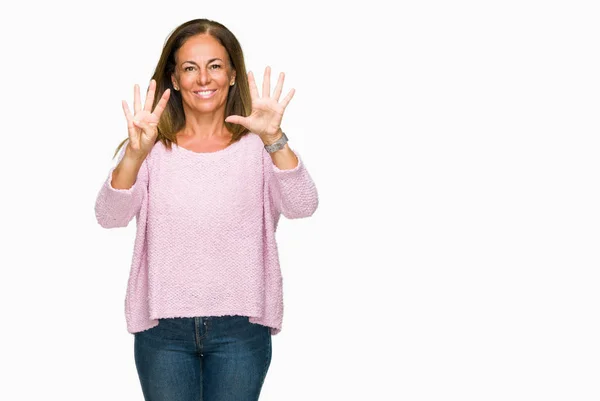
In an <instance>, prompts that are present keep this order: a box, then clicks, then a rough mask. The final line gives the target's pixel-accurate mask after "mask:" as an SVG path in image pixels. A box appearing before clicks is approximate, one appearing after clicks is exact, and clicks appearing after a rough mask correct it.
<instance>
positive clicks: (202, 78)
mask: <svg viewBox="0 0 600 401" xmlns="http://www.w3.org/2000/svg"><path fill="white" fill-rule="evenodd" d="M209 81H210V74H209V73H208V70H207V69H205V68H200V72H199V73H198V83H199V84H200V85H206V83H208V82H209Z"/></svg>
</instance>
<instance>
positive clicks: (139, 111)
mask: <svg viewBox="0 0 600 401" xmlns="http://www.w3.org/2000/svg"><path fill="white" fill-rule="evenodd" d="M155 90H156V81H155V80H154V79H153V80H151V81H150V87H149V88H148V92H147V94H146V101H145V103H144V106H143V108H142V104H141V101H140V88H139V86H138V85H135V90H134V95H133V96H134V98H133V109H134V113H135V115H132V114H131V112H130V111H129V106H128V105H127V102H125V101H123V112H124V113H125V118H126V119H127V129H128V131H129V146H130V147H131V149H132V150H133V151H135V152H139V153H141V154H145V153H148V152H149V151H150V150H151V149H152V147H153V146H154V143H155V142H156V137H157V135H158V128H157V127H158V122H159V121H160V116H161V115H162V113H163V111H164V110H165V107H166V105H167V102H168V100H169V96H170V93H171V92H170V90H169V89H167V90H165V92H164V93H163V95H162V97H161V98H160V100H159V101H158V103H157V104H156V107H155V108H154V111H152V104H153V103H154V93H155Z"/></svg>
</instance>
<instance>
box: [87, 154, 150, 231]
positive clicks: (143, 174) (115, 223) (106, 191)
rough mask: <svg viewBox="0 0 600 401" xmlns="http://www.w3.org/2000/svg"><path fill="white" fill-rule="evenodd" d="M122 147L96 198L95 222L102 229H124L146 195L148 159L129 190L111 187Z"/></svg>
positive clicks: (138, 209) (121, 155)
mask: <svg viewBox="0 0 600 401" xmlns="http://www.w3.org/2000/svg"><path fill="white" fill-rule="evenodd" d="M126 146H127V144H125V145H123V147H122V149H121V151H120V153H119V156H118V161H117V163H116V164H115V165H114V166H113V167H112V168H111V169H110V171H109V172H108V177H107V179H106V180H105V181H104V183H103V185H102V187H101V188H100V191H99V192H98V196H97V198H96V206H95V212H96V220H97V221H98V224H100V225H101V226H102V227H104V228H115V227H126V226H127V225H128V224H129V222H130V221H131V220H132V219H133V216H135V215H136V214H138V212H139V211H140V208H141V206H142V201H143V200H144V197H146V196H147V194H148V163H147V162H148V158H146V160H144V161H143V163H142V165H141V167H140V171H139V172H138V176H137V178H136V181H135V183H134V184H133V186H132V187H131V188H129V189H116V188H113V186H112V185H111V181H112V174H113V171H114V170H115V168H116V167H117V165H118V164H119V162H120V161H121V160H122V159H123V156H124V155H125V148H126Z"/></svg>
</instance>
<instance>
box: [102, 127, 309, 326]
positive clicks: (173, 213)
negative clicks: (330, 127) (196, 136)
mask: <svg viewBox="0 0 600 401" xmlns="http://www.w3.org/2000/svg"><path fill="white" fill-rule="evenodd" d="M125 148H126V145H124V146H123V148H122V150H121V151H120V153H119V156H118V161H120V160H121V159H122V158H123V156H124V154H125ZM292 151H293V152H294V154H295V155H296V156H297V157H298V165H297V166H296V167H295V168H293V169H289V170H280V169H279V168H278V167H277V166H276V165H275V164H274V163H273V160H272V159H271V156H270V155H269V154H268V153H267V151H266V150H265V149H264V144H263V142H262V140H261V139H260V137H259V136H258V135H256V134H254V133H252V132H250V133H247V134H246V135H244V136H243V137H242V138H241V139H240V140H239V141H237V142H235V143H233V144H231V145H229V146H228V147H226V148H224V149H222V150H219V151H216V152H210V153H198V152H194V151H191V150H188V149H186V148H183V147H180V146H177V145H176V144H173V145H172V148H171V150H169V149H167V148H166V147H165V146H164V144H163V143H162V142H160V141H159V142H157V143H156V144H155V145H154V147H153V148H152V150H151V152H150V153H149V154H148V156H147V157H146V159H145V160H144V162H143V164H142V166H141V168H140V171H139V173H138V176H137V179H136V182H135V183H134V184H133V186H132V187H131V188H129V189H115V188H113V187H112V185H111V181H112V173H113V170H114V169H115V168H116V165H117V164H118V162H117V163H116V164H115V165H114V166H113V167H112V168H110V170H109V174H108V177H107V179H106V180H105V181H104V183H103V185H102V187H101V189H100V191H99V193H98V196H97V199H96V204H95V214H96V219H97V221H98V223H99V224H100V225H101V226H102V227H104V228H115V227H126V226H127V225H128V224H129V222H130V221H131V220H132V219H133V217H134V216H135V217H136V235H135V241H134V249H133V257H132V262H131V269H130V274H129V279H128V283H127V291H126V295H125V318H126V322H127V330H128V331H129V332H130V333H132V334H133V333H136V332H140V331H143V330H147V329H150V328H152V327H155V326H156V325H158V324H159V321H158V319H159V318H170V317H194V316H225V315H240V316H248V317H249V321H250V322H252V323H257V324H261V325H265V326H268V327H269V328H270V332H271V334H272V335H276V334H278V333H279V332H280V331H281V328H282V322H283V280H282V275H281V269H280V265H279V254H278V250H277V241H276V237H275V232H276V230H277V225H278V222H279V218H280V215H283V216H284V217H286V218H288V219H296V218H303V217H308V216H311V215H312V214H313V213H314V212H315V210H316V209H317V206H318V194H317V190H316V187H315V184H314V182H313V180H312V178H311V177H310V175H309V173H308V171H307V169H306V167H305V166H304V163H303V162H302V159H301V158H300V155H299V153H298V152H297V151H295V150H292Z"/></svg>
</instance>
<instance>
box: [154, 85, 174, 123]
mask: <svg viewBox="0 0 600 401" xmlns="http://www.w3.org/2000/svg"><path fill="white" fill-rule="evenodd" d="M170 96H171V89H167V90H165V92H164V93H163V95H162V96H161V98H160V100H159V101H158V103H157V104H156V107H155V108H154V111H153V112H152V114H154V115H155V116H156V117H157V118H158V119H159V120H160V116H161V115H162V113H163V111H165V108H166V107H167V103H168V102H169V97H170Z"/></svg>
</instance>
